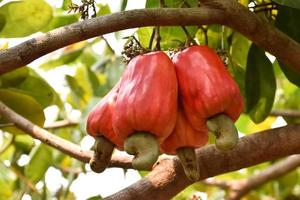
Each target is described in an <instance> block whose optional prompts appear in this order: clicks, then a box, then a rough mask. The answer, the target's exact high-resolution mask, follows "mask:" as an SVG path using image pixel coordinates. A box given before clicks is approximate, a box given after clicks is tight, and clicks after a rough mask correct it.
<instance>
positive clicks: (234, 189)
mask: <svg viewBox="0 0 300 200" xmlns="http://www.w3.org/2000/svg"><path fill="white" fill-rule="evenodd" d="M299 166H300V155H294V156H290V157H289V158H287V159H284V160H282V161H279V162H277V163H275V164H274V165H272V166H271V167H269V168H267V169H265V170H263V171H261V172H260V173H259V174H257V175H254V176H252V177H250V178H249V179H247V180H240V181H234V182H233V184H229V189H230V191H229V195H228V198H227V200H239V199H241V197H243V196H245V195H246V194H247V193H248V192H250V191H251V190H253V189H255V188H257V187H258V186H261V185H263V184H265V183H267V182H268V181H270V180H272V179H275V178H278V177H280V176H282V175H285V174H287V173H288V172H290V171H292V170H294V169H296V168H297V167H299Z"/></svg>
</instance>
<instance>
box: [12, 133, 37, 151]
mask: <svg viewBox="0 0 300 200" xmlns="http://www.w3.org/2000/svg"><path fill="white" fill-rule="evenodd" d="M14 145H15V146H16V148H18V149H20V150H22V151H23V152H24V153H26V154H28V153H29V152H30V151H31V149H32V148H33V147H34V141H33V139H32V137H31V136H29V135H17V136H16V137H15V139H14Z"/></svg>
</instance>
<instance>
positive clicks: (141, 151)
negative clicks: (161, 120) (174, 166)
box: [124, 132, 160, 170]
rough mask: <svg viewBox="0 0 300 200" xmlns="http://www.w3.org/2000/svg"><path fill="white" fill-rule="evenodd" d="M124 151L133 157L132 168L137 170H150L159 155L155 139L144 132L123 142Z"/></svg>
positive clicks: (133, 135) (135, 134)
mask: <svg viewBox="0 0 300 200" xmlns="http://www.w3.org/2000/svg"><path fill="white" fill-rule="evenodd" d="M124 150H125V151H126V152H127V153H128V154H131V155H134V158H133V160H132V166H133V168H134V169H137V170H151V168H152V166H153V164H154V163H155V162H156V161H157V159H158V156H159V154H160V152H159V145H158V142H157V139H156V137H155V136H154V135H152V134H150V133H146V132H139V133H134V134H132V135H131V136H129V137H128V138H127V139H126V140H125V141H124Z"/></svg>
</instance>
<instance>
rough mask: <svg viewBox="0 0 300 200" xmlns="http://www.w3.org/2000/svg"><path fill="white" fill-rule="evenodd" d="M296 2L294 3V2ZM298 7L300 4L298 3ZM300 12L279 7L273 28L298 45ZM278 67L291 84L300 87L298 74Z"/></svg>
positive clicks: (284, 66)
mask: <svg viewBox="0 0 300 200" xmlns="http://www.w3.org/2000/svg"><path fill="white" fill-rule="evenodd" d="M295 2H296V1H295ZM298 5H299V6H300V3H298ZM299 19H300V10H297V9H294V8H289V7H286V6H280V7H279V9H278V15H277V18H276V21H275V26H276V27H277V28H278V29H279V30H281V31H282V32H284V33H286V34H287V35H288V36H289V37H291V38H293V39H294V40H296V41H297V42H298V43H300V29H299V27H300V20H299ZM279 66H280V68H281V70H282V71H283V73H284V74H285V76H286V77H287V78H288V79H289V81H290V82H291V83H294V84H295V85H297V86H300V74H299V73H298V72H296V71H295V70H294V69H292V68H291V67H289V66H287V65H285V64H283V63H281V62H280V61H279Z"/></svg>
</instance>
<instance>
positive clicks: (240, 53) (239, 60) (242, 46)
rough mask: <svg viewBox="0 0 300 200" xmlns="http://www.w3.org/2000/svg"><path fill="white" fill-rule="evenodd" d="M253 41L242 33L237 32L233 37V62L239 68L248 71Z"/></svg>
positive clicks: (231, 47) (231, 53)
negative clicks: (249, 54) (248, 59)
mask: <svg viewBox="0 0 300 200" xmlns="http://www.w3.org/2000/svg"><path fill="white" fill-rule="evenodd" d="M250 46H251V41H250V40H248V39H247V38H246V37H245V36H243V35H242V34H240V33H237V32H235V33H234V34H233V37H232V44H231V46H230V56H231V60H232V61H233V62H234V63H235V64H237V65H238V66H239V67H242V68H243V69H246V65H247V56H248V52H249V48H250Z"/></svg>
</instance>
